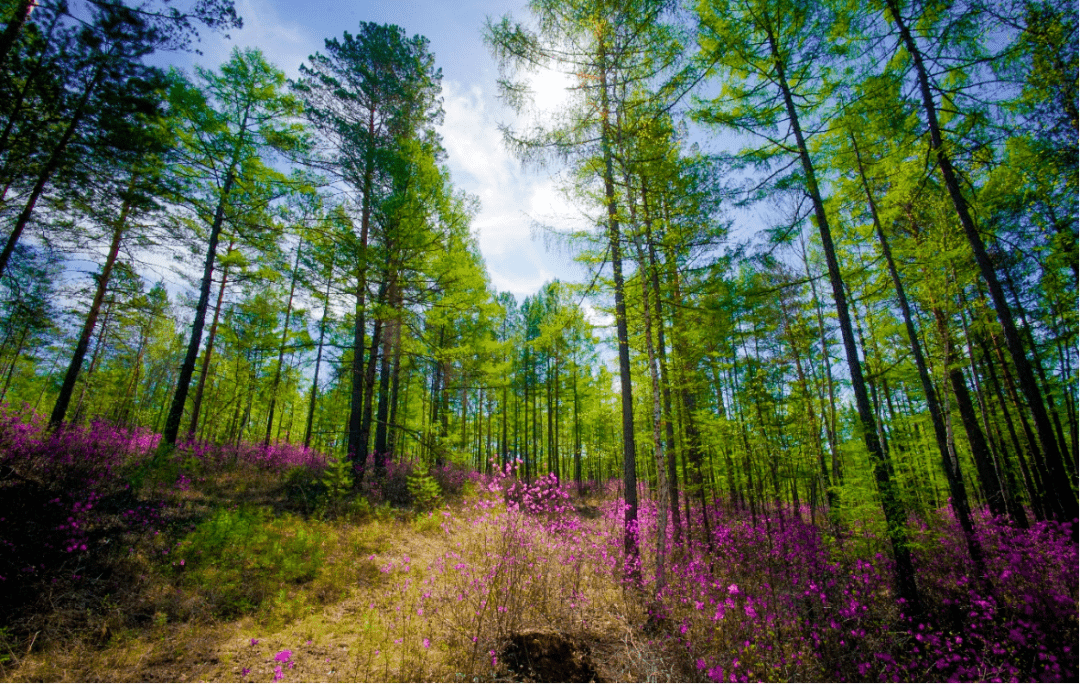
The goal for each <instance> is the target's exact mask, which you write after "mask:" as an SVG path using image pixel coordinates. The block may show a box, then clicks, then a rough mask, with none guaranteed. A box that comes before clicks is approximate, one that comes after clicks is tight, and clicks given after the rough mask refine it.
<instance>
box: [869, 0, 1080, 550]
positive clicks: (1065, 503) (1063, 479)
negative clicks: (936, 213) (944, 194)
mask: <svg viewBox="0 0 1080 684" xmlns="http://www.w3.org/2000/svg"><path fill="white" fill-rule="evenodd" d="M886 6H887V7H888V9H889V13H890V14H891V16H892V18H893V21H894V22H895V23H896V26H897V28H898V29H899V31H900V37H901V39H902V41H903V44H904V47H905V49H906V50H907V52H908V54H909V55H910V56H911V60H912V63H913V64H914V66H915V74H916V76H917V78H918V81H919V91H920V93H921V95H922V101H923V108H924V110H925V114H926V119H927V125H928V127H929V129H930V141H931V151H932V152H933V153H934V154H935V156H936V158H937V164H938V169H939V170H940V171H941V176H942V179H943V180H944V181H945V187H946V188H947V189H948V191H949V198H950V199H951V200H952V204H953V207H954V209H955V210H956V214H957V217H958V218H959V219H960V225H961V226H962V227H963V229H964V235H965V236H966V237H967V240H968V243H969V244H970V245H971V251H972V253H973V254H974V255H975V262H976V263H977V264H978V266H979V271H980V272H981V273H982V277H983V280H984V281H985V282H986V286H987V288H988V289H989V290H990V299H991V301H992V302H993V305H994V311H995V312H996V313H997V317H998V322H999V323H1001V328H1002V332H1003V333H1004V336H1005V345H1006V347H1008V350H1009V354H1010V356H1011V357H1012V361H1013V365H1014V366H1015V367H1016V375H1017V379H1018V380H1019V384H1020V390H1021V392H1022V393H1023V395H1024V398H1025V399H1026V400H1027V403H1028V409H1029V410H1030V411H1031V416H1032V418H1033V419H1034V421H1035V431H1036V433H1037V434H1038V439H1039V444H1040V446H1041V448H1042V453H1043V455H1044V456H1045V460H1046V466H1047V469H1048V471H1049V473H1050V475H1051V478H1050V482H1049V483H1048V484H1049V489H1048V492H1047V493H1048V495H1049V498H1050V499H1051V502H1052V504H1053V506H1054V512H1055V514H1056V517H1057V519H1058V520H1059V521H1060V522H1071V521H1072V520H1073V519H1075V518H1076V517H1077V514H1078V508H1077V499H1076V495H1075V494H1074V493H1073V490H1072V486H1071V485H1070V481H1069V477H1068V474H1067V473H1066V472H1065V465H1064V461H1063V459H1062V455H1061V452H1060V451H1059V449H1058V445H1057V439H1056V436H1055V435H1054V428H1053V425H1052V424H1051V422H1050V417H1049V415H1048V414H1047V412H1046V407H1045V406H1044V405H1043V397H1042V392H1040V391H1039V387H1038V384H1037V383H1036V381H1035V373H1034V372H1033V371H1032V368H1031V364H1030V363H1029V362H1028V358H1027V353H1026V351H1025V350H1024V344H1023V341H1022V340H1021V337H1020V333H1019V331H1018V330H1017V328H1016V323H1015V321H1014V320H1013V315H1012V311H1011V310H1010V309H1009V303H1008V301H1007V300H1006V299H1005V292H1004V290H1003V289H1002V287H1001V283H1000V282H999V281H998V277H997V273H996V271H995V270H994V264H993V262H992V261H991V260H990V255H989V254H988V253H987V251H986V246H985V245H984V244H983V240H982V236H981V235H979V230H978V228H977V227H976V226H975V220H974V219H973V218H972V216H971V212H970V211H969V210H968V206H967V201H966V200H965V199H964V195H963V192H962V190H961V188H960V180H959V178H957V176H956V172H955V171H954V169H953V166H952V161H951V160H950V159H949V154H948V152H947V151H946V149H945V146H944V143H943V140H942V136H941V128H940V126H939V125H938V118H937V106H936V104H935V103H934V97H933V94H932V93H931V91H930V79H929V76H928V75H927V73H926V68H925V66H924V65H923V60H922V53H921V51H920V50H919V48H918V46H917V45H916V44H915V40H914V38H913V37H912V35H911V31H910V30H909V29H908V26H907V23H906V22H905V21H904V18H903V17H902V16H901V15H900V10H899V8H898V6H897V0H886ZM1076 533H1077V528H1076V527H1075V526H1074V527H1073V534H1074V535H1075V534H1076Z"/></svg>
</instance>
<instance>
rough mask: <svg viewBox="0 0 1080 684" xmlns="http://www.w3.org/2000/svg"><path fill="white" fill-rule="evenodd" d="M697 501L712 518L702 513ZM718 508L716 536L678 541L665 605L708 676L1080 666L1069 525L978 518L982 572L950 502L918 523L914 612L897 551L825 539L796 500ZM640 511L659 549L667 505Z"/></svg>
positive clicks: (809, 676)
mask: <svg viewBox="0 0 1080 684" xmlns="http://www.w3.org/2000/svg"><path fill="white" fill-rule="evenodd" d="M695 513H696V514H697V515H696V519H695V520H694V521H692V522H693V523H694V525H695V527H696V529H699V530H700V529H701V527H700V526H701V525H702V524H703V520H702V519H701V516H700V511H695ZM709 513H710V525H711V529H712V539H711V542H712V543H711V548H710V544H708V543H703V542H699V541H695V542H694V543H693V544H692V545H690V548H682V549H675V548H673V547H672V546H670V545H669V557H671V552H674V559H675V560H674V562H673V564H672V567H670V568H669V572H668V585H667V587H666V588H665V590H664V592H663V593H662V596H663V601H662V605H663V606H664V610H666V611H667V614H666V615H663V616H661V617H663V618H664V619H665V620H666V621H667V624H668V625H669V626H670V632H671V634H672V636H671V639H673V640H674V641H675V642H677V643H678V644H679V645H680V647H681V648H684V649H685V650H686V652H687V653H689V654H690V655H691V656H692V658H693V660H694V663H695V666H696V669H697V670H698V676H700V677H701V678H703V679H706V680H710V681H759V680H823V681H824V680H828V681H850V680H853V681H882V680H884V681H911V680H919V681H969V680H991V681H993V680H1004V681H1016V680H1021V681H1026V680H1033V681H1060V680H1065V681H1068V680H1070V679H1075V677H1076V674H1077V657H1076V651H1075V644H1076V640H1077V630H1076V624H1077V599H1076V570H1077V553H1076V545H1075V543H1073V542H1072V539H1071V536H1070V534H1069V530H1068V529H1066V528H1064V527H1062V526H1058V525H1055V524H1053V523H1040V524H1038V525H1035V526H1033V527H1032V529H1030V530H1017V529H1014V528H1011V527H1009V526H1008V525H1006V524H1004V523H1003V522H1002V521H999V520H992V519H989V518H986V517H983V518H982V519H980V521H979V527H978V534H979V538H980V541H981V543H982V545H983V547H984V549H985V551H986V555H987V568H988V574H989V577H988V581H987V582H985V583H982V584H979V583H977V582H976V581H975V580H974V579H973V577H972V569H971V567H970V561H969V560H968V559H967V551H966V547H965V545H964V542H963V538H962V536H961V535H960V532H959V527H958V525H956V523H955V521H954V520H952V518H951V517H949V516H948V515H947V512H939V515H938V518H937V520H936V524H937V528H936V529H935V530H934V531H933V532H931V531H930V530H929V529H928V528H927V527H926V526H925V525H921V526H919V527H917V528H916V534H915V536H916V543H915V545H914V546H915V549H916V552H915V563H916V569H917V574H918V583H919V586H920V590H921V591H922V594H923V600H924V603H925V611H924V612H923V614H922V615H920V616H918V617H917V618H916V617H914V616H910V615H906V614H905V607H904V606H903V605H902V604H900V603H898V602H897V601H896V600H895V598H894V592H893V587H892V585H891V582H892V572H893V567H892V561H891V559H890V558H889V557H888V556H887V555H886V554H884V553H876V554H872V555H871V556H869V557H865V556H863V555H860V554H859V553H858V552H857V549H856V545H855V544H853V543H852V541H851V540H843V539H841V540H840V541H839V542H836V541H832V542H828V543H827V542H826V540H825V539H824V538H823V537H822V533H821V530H820V529H819V528H818V527H815V526H813V525H811V524H809V523H808V522H807V521H805V519H802V518H800V517H796V516H793V515H791V514H790V511H788V512H787V515H785V516H780V515H777V514H772V515H759V516H757V520H756V522H752V521H750V520H747V519H746V518H745V517H744V516H743V515H741V514H736V515H730V514H728V512H726V511H725V510H723V509H722V508H721V507H719V506H713V507H710V510H709ZM639 514H640V515H641V518H642V524H641V530H642V534H643V541H642V549H643V551H644V549H651V548H653V544H654V541H650V540H649V539H650V537H651V539H653V540H655V507H654V506H651V505H648V504H646V505H643V506H642V508H641V511H640V512H639ZM669 534H670V530H669ZM864 534H866V533H865V532H864ZM670 541H671V540H670V539H669V544H670ZM861 541H866V540H865V539H864V540H861ZM860 546H861V544H860ZM879 547H880V548H884V545H879ZM650 560H651V556H650V555H649V554H645V561H646V563H648V561H650ZM653 572H654V570H653V569H651V568H648V567H646V568H645V570H644V572H643V575H644V577H645V583H646V591H647V592H649V593H650V594H655V591H656V587H655V585H654V584H653V583H652V580H653V577H652V573H653Z"/></svg>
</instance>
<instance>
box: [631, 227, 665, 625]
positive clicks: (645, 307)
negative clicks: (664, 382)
mask: <svg viewBox="0 0 1080 684" xmlns="http://www.w3.org/2000/svg"><path fill="white" fill-rule="evenodd" d="M637 251H638V264H639V266H638V268H639V270H640V272H641V276H642V277H641V306H642V313H641V317H642V323H643V324H644V327H645V331H644V332H645V355H646V359H647V361H648V364H649V381H650V387H651V389H652V437H653V438H652V442H653V458H654V459H655V460H656V586H655V592H654V600H655V601H656V602H657V603H658V606H657V608H658V609H661V610H662V606H661V605H659V604H660V602H661V601H662V596H663V593H664V589H665V587H666V585H667V575H666V559H667V517H668V506H669V501H668V497H669V491H668V486H667V463H666V459H665V457H664V442H663V435H662V433H663V427H662V423H663V403H662V401H661V397H660V373H659V369H658V368H657V358H656V350H655V347H654V346H653V334H652V311H651V306H650V305H649V279H648V278H646V277H645V274H646V271H647V269H648V265H649V262H648V261H647V260H646V258H645V250H644V249H643V248H642V247H641V245H640V244H638V245H637ZM654 617H656V618H660V617H662V615H656V616H654Z"/></svg>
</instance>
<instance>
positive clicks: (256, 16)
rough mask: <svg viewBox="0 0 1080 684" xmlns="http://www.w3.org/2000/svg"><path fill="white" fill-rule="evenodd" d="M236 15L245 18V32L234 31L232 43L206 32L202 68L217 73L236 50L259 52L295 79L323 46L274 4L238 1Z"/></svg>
mask: <svg viewBox="0 0 1080 684" xmlns="http://www.w3.org/2000/svg"><path fill="white" fill-rule="evenodd" d="M236 12H237V14H239V15H240V16H241V17H243V19H244V28H242V29H240V30H239V31H236V30H233V31H231V32H230V35H231V40H226V39H224V38H223V37H221V36H220V35H216V34H211V33H210V32H208V31H204V32H203V39H202V41H201V43H200V44H199V45H198V46H197V47H199V48H200V49H201V50H202V51H203V56H202V57H200V58H197V59H196V61H197V62H198V63H199V64H201V65H202V66H204V67H207V68H210V69H216V68H217V67H218V66H220V65H221V64H222V63H223V62H225V61H226V60H228V59H229V53H230V52H231V51H232V49H233V47H241V48H259V49H260V50H262V51H263V54H265V55H266V59H267V60H269V61H270V62H271V63H272V64H274V65H275V66H276V67H278V68H279V69H281V70H282V71H284V72H285V75H286V76H288V77H289V78H296V77H297V76H298V75H299V73H300V64H301V63H302V62H305V61H307V58H308V56H309V55H311V54H312V53H314V52H316V51H318V50H320V49H321V48H322V46H323V41H322V39H321V38H320V37H318V36H315V35H312V33H311V31H310V29H309V28H308V27H307V26H305V25H304V24H302V23H300V22H297V21H290V20H288V19H286V18H283V17H282V16H281V15H280V14H278V11H277V9H276V8H275V7H274V4H273V2H272V0H237V1H236Z"/></svg>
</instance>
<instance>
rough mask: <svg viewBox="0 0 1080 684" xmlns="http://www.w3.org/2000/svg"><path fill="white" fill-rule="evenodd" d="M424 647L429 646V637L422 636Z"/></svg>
mask: <svg viewBox="0 0 1080 684" xmlns="http://www.w3.org/2000/svg"><path fill="white" fill-rule="evenodd" d="M424 648H431V639H428V638H427V637H424Z"/></svg>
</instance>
